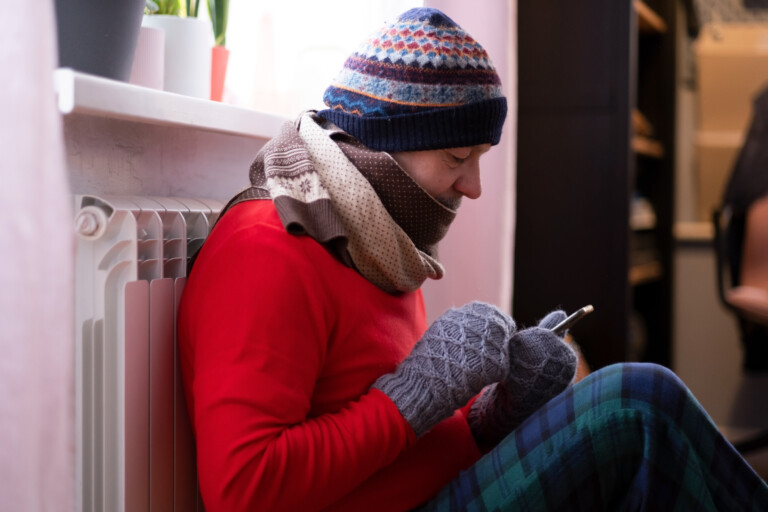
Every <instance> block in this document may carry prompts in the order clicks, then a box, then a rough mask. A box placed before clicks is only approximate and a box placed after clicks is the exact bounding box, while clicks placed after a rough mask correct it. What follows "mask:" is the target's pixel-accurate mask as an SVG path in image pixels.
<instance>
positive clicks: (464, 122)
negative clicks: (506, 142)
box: [318, 8, 507, 152]
mask: <svg viewBox="0 0 768 512" xmlns="http://www.w3.org/2000/svg"><path fill="white" fill-rule="evenodd" d="M323 101H324V102H325V104H326V105H327V106H328V109H326V110H321V111H320V112H318V114H319V115H320V116H322V117H324V118H326V119H327V120H329V121H331V122H333V123H334V124H336V125H337V126H338V127H339V128H341V129H342V130H344V131H345V132H347V133H349V134H350V135H352V136H354V137H355V138H357V139H358V140H359V141H360V142H362V143H363V144H364V145H365V146H367V147H369V148H371V149H375V150H379V151H390V152H393V151H419V150H427V149H442V148H450V147H463V146H474V145H476V144H486V143H490V144H493V145H495V144H498V142H499V139H500V138H501V127H502V125H503V124H504V119H505V117H506V115H507V100H506V98H505V97H504V95H503V93H502V91H501V80H500V79H499V75H498V74H497V73H496V70H495V69H494V67H493V64H492V63H491V60H490V59H489V58H488V54H487V53H486V51H485V50H484V49H483V47H482V46H480V43H478V42H477V41H475V40H474V39H473V38H472V37H471V36H470V35H469V34H467V33H466V32H464V30H462V28H461V27H459V26H458V25H457V24H456V23H455V22H454V21H453V20H451V19H450V18H449V17H448V16H446V15H445V14H443V13H442V12H440V11H439V10H437V9H429V8H416V9H411V10H409V11H407V12H405V13H404V14H401V15H400V17H399V18H398V19H397V21H395V22H394V23H392V24H389V25H386V26H385V27H383V28H382V29H381V30H380V31H379V32H377V33H376V34H374V35H373V36H371V37H370V39H368V40H367V41H366V42H365V44H364V45H363V46H362V47H361V48H359V49H358V50H357V51H356V52H355V53H353V54H352V55H351V56H350V57H349V58H348V59H347V61H346V62H345V63H344V67H343V69H342V70H341V72H340V73H339V74H338V76H337V77H336V78H335V79H334V81H333V83H332V84H331V86H330V87H328V89H326V91H325V94H324V95H323Z"/></svg>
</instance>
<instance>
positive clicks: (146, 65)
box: [129, 27, 165, 90]
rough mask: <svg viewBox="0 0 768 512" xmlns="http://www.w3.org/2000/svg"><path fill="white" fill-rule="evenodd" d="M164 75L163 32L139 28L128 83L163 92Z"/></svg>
mask: <svg viewBox="0 0 768 512" xmlns="http://www.w3.org/2000/svg"><path fill="white" fill-rule="evenodd" d="M164 75H165V31H163V30H162V29H159V28H154V27H141V31H140V32H139V41H138V43H137V44H136V53H135V54H134V56H133V67H132V68H131V78H130V80H129V82H130V83H132V84H134V85H141V86H142V87H150V88H152V89H160V90H163V80H164Z"/></svg>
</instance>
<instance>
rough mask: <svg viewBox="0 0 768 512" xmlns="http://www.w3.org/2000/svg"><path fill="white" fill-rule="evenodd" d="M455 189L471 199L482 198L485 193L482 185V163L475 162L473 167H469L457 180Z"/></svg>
mask: <svg viewBox="0 0 768 512" xmlns="http://www.w3.org/2000/svg"><path fill="white" fill-rule="evenodd" d="M453 188H454V189H456V191H458V192H459V193H461V194H462V195H463V196H465V197H468V198H470V199H477V198H478V197H480V194H482V192H483V187H482V184H481V183H480V162H478V161H475V162H473V163H472V165H470V166H468V167H467V169H466V171H465V172H463V173H462V175H461V176H460V177H459V179H458V180H456V184H455V185H454V187H453Z"/></svg>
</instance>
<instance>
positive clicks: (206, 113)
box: [54, 68, 286, 139]
mask: <svg viewBox="0 0 768 512" xmlns="http://www.w3.org/2000/svg"><path fill="white" fill-rule="evenodd" d="M54 87H55V90H56V94H57V96H58V105H59V111H60V112H61V113H62V114H64V115H68V114H85V115H91V116H97V117H106V118H112V119H123V120H128V121H135V122H141V123H149V124H156V125H163V126H179V127H185V128H195V129H200V130H206V131H211V132H217V133H224V134H230V135H239V136H243V137H253V138H259V139H270V138H272V137H273V136H274V135H275V134H276V133H277V132H278V130H279V128H280V126H281V125H282V124H283V123H284V122H285V121H286V119H285V118H283V117H280V116H277V115H271V114H265V113H263V112H258V111H255V110H251V109H247V108H242V107H236V106H234V105H227V104H223V103H219V102H215V101H209V100H204V99H200V98H193V97H190V96H183V95H181V94H175V93H170V92H166V91H159V90H156V89H149V88H146V87H139V86H136V85H131V84H128V83H124V82H119V81H116V80H110V79H107V78H101V77H97V76H93V75H88V74H85V73H80V72H77V71H74V70H72V69H68V68H62V69H57V70H56V71H55V72H54Z"/></svg>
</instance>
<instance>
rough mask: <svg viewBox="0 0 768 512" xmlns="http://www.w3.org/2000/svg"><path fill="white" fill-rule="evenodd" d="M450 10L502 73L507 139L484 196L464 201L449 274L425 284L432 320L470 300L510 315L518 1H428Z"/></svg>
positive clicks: (487, 166)
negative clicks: (494, 307)
mask: <svg viewBox="0 0 768 512" xmlns="http://www.w3.org/2000/svg"><path fill="white" fill-rule="evenodd" d="M424 4H425V5H426V6H428V7H435V8H437V9H440V10H441V11H443V12H444V13H446V14H447V15H448V16H449V17H451V19H453V20H454V21H455V22H456V23H458V24H459V25H461V26H462V28H464V29H465V30H466V31H467V32H469V33H470V34H471V35H472V36H473V37H474V38H475V39H477V40H478V41H480V43H481V44H482V45H483V47H484V48H485V49H486V50H487V51H488V54H489V55H490V56H491V59H492V61H493V64H494V66H495V67H496V69H497V71H498V72H499V75H500V76H501V80H502V85H503V87H504V92H505V94H506V96H507V102H508V107H509V113H508V114H507V121H506V124H505V125H504V131H503V133H502V140H501V142H500V143H499V145H498V146H495V147H494V148H493V149H492V150H491V151H490V152H489V153H488V154H486V155H485V156H484V157H483V159H482V160H481V176H482V181H483V194H482V197H480V198H479V199H477V200H475V201H470V200H466V199H465V200H464V202H463V204H462V206H461V209H460V210H459V214H458V216H457V217H456V220H455V221H454V223H453V225H452V226H451V229H450V231H449V232H448V236H447V237H446V238H445V240H444V241H443V242H442V243H441V244H440V261H441V262H442V263H443V265H445V269H446V273H445V277H444V278H443V279H442V280H440V281H428V282H427V283H425V284H424V287H423V290H424V297H425V300H426V303H427V317H428V320H429V321H430V322H431V321H432V320H434V319H435V318H436V317H437V316H439V315H440V314H441V313H442V312H443V311H445V310H446V309H447V308H449V307H452V306H459V305H462V304H465V303H467V302H469V301H472V300H475V299H477V300H483V301H486V302H490V303H493V304H496V305H498V306H499V307H501V308H502V309H504V310H505V311H510V310H511V302H512V268H513V252H512V241H513V236H514V224H515V208H514V204H515V185H514V184H515V151H516V150H515V141H516V138H517V135H516V124H517V48H516V46H515V45H516V41H517V35H516V32H517V20H516V16H517V1H516V0H474V1H471V2H467V1H466V0H427V1H426V2H424Z"/></svg>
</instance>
